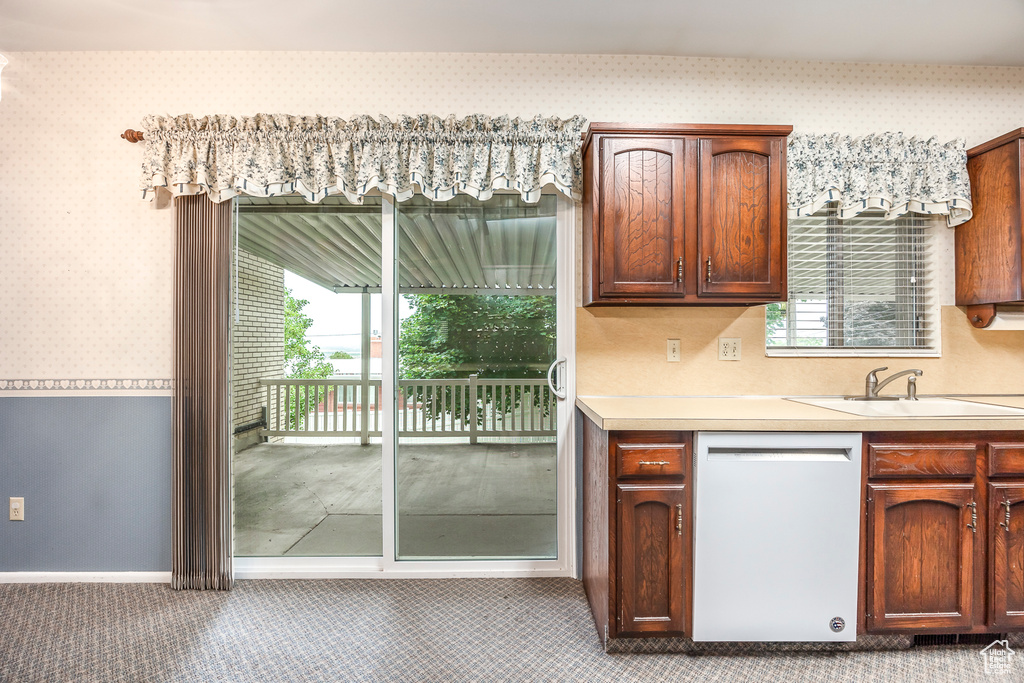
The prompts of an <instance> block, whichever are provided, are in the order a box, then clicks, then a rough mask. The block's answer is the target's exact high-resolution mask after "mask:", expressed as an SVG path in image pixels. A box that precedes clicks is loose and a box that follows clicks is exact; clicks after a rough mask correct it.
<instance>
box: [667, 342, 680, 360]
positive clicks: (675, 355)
mask: <svg viewBox="0 0 1024 683" xmlns="http://www.w3.org/2000/svg"><path fill="white" fill-rule="evenodd" d="M668 362H669V363H678V362H679V340H678V339H669V340H668Z"/></svg>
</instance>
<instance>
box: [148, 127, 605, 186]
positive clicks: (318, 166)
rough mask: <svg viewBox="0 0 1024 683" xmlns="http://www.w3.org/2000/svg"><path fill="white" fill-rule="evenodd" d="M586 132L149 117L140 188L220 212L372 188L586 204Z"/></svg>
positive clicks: (544, 129) (578, 129)
mask: <svg viewBox="0 0 1024 683" xmlns="http://www.w3.org/2000/svg"><path fill="white" fill-rule="evenodd" d="M585 127H586V120H585V119H583V118H582V117H580V116H574V117H572V118H569V119H565V120H561V119H557V118H542V117H536V118H533V119H519V118H515V119H510V118H508V117H495V118H491V117H488V116H483V115H475V116H469V117H466V118H464V119H456V118H455V117H454V116H449V117H448V118H446V119H442V118H439V117H437V116H417V117H410V116H402V117H400V118H398V119H397V120H395V121H391V120H390V119H388V118H386V117H383V116H382V117H380V119H379V120H376V119H373V118H372V117H369V116H359V117H356V118H354V119H352V120H350V121H346V120H344V119H340V118H331V117H324V116H308V117H306V116H287V115H282V114H274V115H270V114H258V115H256V116H250V117H246V116H243V117H234V116H206V117H202V118H196V117H194V116H191V115H187V114H186V115H182V116H173V117H172V116H149V117H146V119H145V120H144V121H143V124H142V129H143V132H144V133H145V145H146V148H145V157H144V161H143V172H142V183H141V189H142V193H143V196H144V197H145V196H149V195H150V194H151V193H152V192H153V191H154V190H155V189H156V188H158V187H162V188H166V189H168V190H169V191H170V192H171V193H172V194H174V195H195V194H204V193H205V194H208V195H209V196H210V199H211V200H212V201H214V202H222V201H225V200H227V199H230V198H231V197H234V196H235V195H238V194H249V195H255V196H260V197H267V196H273V195H279V194H291V193H294V192H297V193H299V194H302V195H303V196H305V198H306V199H307V200H308V201H310V202H318V201H320V200H321V199H323V198H324V197H326V196H328V195H333V194H343V195H345V196H346V197H347V198H348V199H349V201H352V202H354V203H359V202H360V201H361V199H362V197H363V196H364V195H365V194H366V193H367V192H369V191H371V190H373V189H379V190H380V191H382V192H387V193H389V194H392V195H394V196H395V197H396V198H397V199H398V200H399V201H402V200H404V199H408V198H409V197H411V196H412V195H413V192H414V188H413V185H414V184H415V185H417V186H418V189H419V191H420V192H422V193H423V194H424V195H426V196H428V197H431V198H433V199H436V200H446V199H451V198H452V197H454V196H455V195H456V194H459V193H463V194H468V195H471V196H473V197H477V198H479V199H487V198H489V197H490V196H491V195H492V194H493V192H494V190H498V189H502V190H514V191H517V192H519V194H520V195H522V197H523V199H524V200H525V201H527V202H535V201H537V200H538V199H539V198H540V194H541V189H542V188H543V187H544V186H545V185H548V184H550V185H553V186H554V187H555V188H557V189H558V191H560V192H562V193H564V194H566V195H568V196H570V197H573V198H574V199H579V198H580V197H581V195H582V184H583V170H582V168H583V167H582V159H581V156H580V145H581V134H582V132H583V130H584V128H585Z"/></svg>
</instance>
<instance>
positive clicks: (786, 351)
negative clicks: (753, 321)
mask: <svg viewBox="0 0 1024 683" xmlns="http://www.w3.org/2000/svg"><path fill="white" fill-rule="evenodd" d="M764 355H765V356H767V357H769V358H941V357H942V351H941V349H934V348H929V349H886V348H870V349H867V348H825V347H806V348H793V347H791V346H767V347H765V351H764Z"/></svg>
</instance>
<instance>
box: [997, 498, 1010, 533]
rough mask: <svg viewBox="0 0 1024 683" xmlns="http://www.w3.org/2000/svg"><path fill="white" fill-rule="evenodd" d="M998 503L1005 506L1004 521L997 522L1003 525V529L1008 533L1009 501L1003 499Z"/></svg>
mask: <svg viewBox="0 0 1024 683" xmlns="http://www.w3.org/2000/svg"><path fill="white" fill-rule="evenodd" d="M1000 505H1002V506H1004V507H1006V521H1003V522H999V526H1001V527H1003V531H1005V532H1006V533H1010V501H1008V500H1004V501H1003V502H1002V503H1000Z"/></svg>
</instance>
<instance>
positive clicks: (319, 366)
mask: <svg viewBox="0 0 1024 683" xmlns="http://www.w3.org/2000/svg"><path fill="white" fill-rule="evenodd" d="M308 303H309V301H307V300H306V299H296V298H295V297H293V296H292V291H291V290H290V289H288V288H285V290H284V367H285V371H286V373H287V376H288V377H290V378H292V379H324V378H326V377H330V376H331V374H332V373H333V372H334V367H333V366H332V365H331V364H330V363H328V362H327V361H326V360H325V359H324V354H323V351H321V350H320V348H319V347H318V346H316V345H314V344H313V343H312V342H310V341H309V339H307V338H306V330H308V329H309V326H310V325H312V324H313V319H312V318H310V317H309V316H308V315H306V314H305V313H303V312H302V309H303V308H304V307H305V306H306V305H307V304H308Z"/></svg>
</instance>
